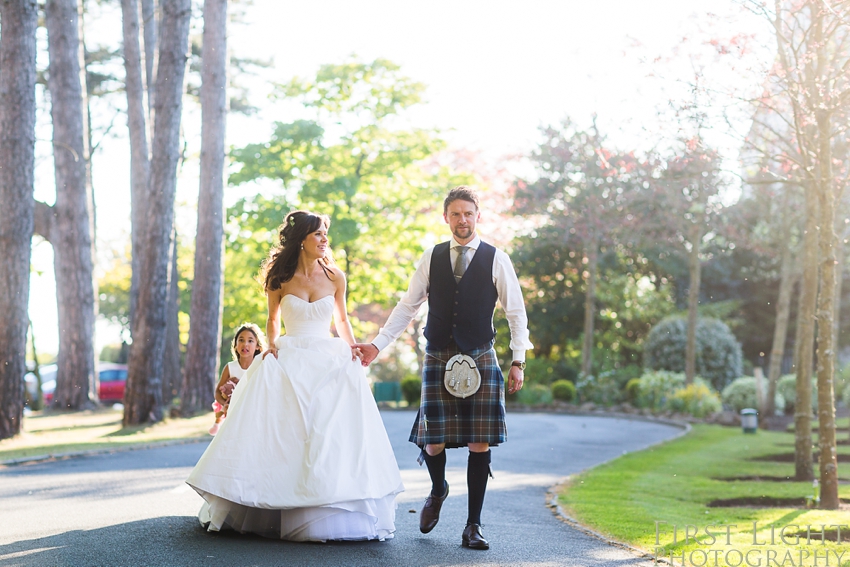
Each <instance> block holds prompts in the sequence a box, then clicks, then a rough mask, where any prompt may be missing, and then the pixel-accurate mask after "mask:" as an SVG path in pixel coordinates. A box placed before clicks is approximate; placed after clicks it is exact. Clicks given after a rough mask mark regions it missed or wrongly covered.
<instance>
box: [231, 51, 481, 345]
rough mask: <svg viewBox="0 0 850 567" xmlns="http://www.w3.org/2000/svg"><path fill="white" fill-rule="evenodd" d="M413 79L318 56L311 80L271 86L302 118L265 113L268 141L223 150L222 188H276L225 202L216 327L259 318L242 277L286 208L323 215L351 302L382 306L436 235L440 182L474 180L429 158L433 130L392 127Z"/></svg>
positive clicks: (414, 92) (435, 143) (269, 242)
mask: <svg viewBox="0 0 850 567" xmlns="http://www.w3.org/2000/svg"><path fill="white" fill-rule="evenodd" d="M424 88H425V87H424V85H422V84H421V83H418V82H415V81H413V80H411V79H410V78H408V77H405V76H404V75H403V74H402V73H401V72H400V70H399V67H398V66H397V65H395V64H393V63H392V62H390V61H386V60H383V59H378V60H375V61H373V62H371V63H363V62H360V61H358V60H356V59H351V60H349V61H346V62H345V63H343V64H340V65H324V66H322V67H321V68H320V69H319V71H318V73H317V75H316V77H314V78H310V79H302V78H295V79H293V80H292V81H290V82H289V83H287V84H283V85H278V86H277V90H276V96H277V97H278V98H279V99H287V100H289V101H292V100H297V101H299V102H301V103H302V105H303V108H304V112H305V113H306V114H307V116H308V117H307V118H302V119H299V120H295V121H293V122H289V123H282V122H277V123H275V124H274V126H273V128H272V134H271V138H270V139H269V140H268V141H266V142H261V143H254V144H249V145H247V146H245V147H243V148H236V149H234V150H232V152H231V157H232V160H233V162H234V163H235V164H236V165H237V167H238V169H237V170H236V171H235V172H234V173H233V174H232V175H231V176H230V183H231V184H232V185H248V184H250V183H252V182H256V181H258V180H261V179H268V180H273V181H276V182H278V183H279V184H280V185H279V189H278V190H276V191H275V192H274V194H272V195H269V196H264V195H259V194H258V195H254V196H251V197H245V198H243V199H241V200H240V201H239V202H238V203H237V204H236V205H235V206H234V207H232V208H231V209H230V210H229V211H228V240H227V256H226V259H227V275H226V278H225V289H226V291H225V296H226V300H225V329H227V328H228V327H229V326H234V325H236V324H238V323H239V322H241V320H245V319H251V320H257V319H261V320H265V300H264V298H263V297H262V295H261V294H262V290H261V289H260V288H259V287H257V286H255V284H254V283H253V281H252V280H253V279H254V278H255V276H256V274H257V270H258V268H259V264H260V262H261V261H262V259H263V257H264V256H265V255H266V254H267V253H268V250H269V249H270V248H271V247H272V246H274V245H275V244H276V241H277V231H276V227H277V226H278V225H279V224H280V222H281V221H282V219H283V217H284V215H285V214H286V213H287V212H288V211H289V210H290V209H293V208H303V209H308V210H312V211H314V212H317V213H320V214H326V215H328V216H329V217H330V218H331V227H330V231H329V232H330V234H329V236H330V240H331V245H332V246H333V248H334V254H335V257H336V260H337V262H338V263H339V264H340V265H341V267H342V269H343V270H344V271H345V272H346V273H347V276H348V282H349V297H350V299H351V304H352V305H358V306H359V305H367V304H379V305H389V304H391V303H393V302H394V300H395V299H396V298H397V296H398V294H399V293H400V292H401V291H402V290H404V289H405V288H406V287H407V282H408V280H409V278H410V274H411V273H412V272H413V270H414V267H415V263H416V261H417V260H418V259H419V257H420V256H421V253H422V251H423V248H424V247H425V245H426V244H428V243H429V242H431V241H434V240H435V237H434V236H433V235H434V234H438V233H439V232H440V228H441V224H442V221H441V215H442V207H441V205H442V199H443V197H444V195H445V191H446V189H447V188H448V187H450V186H451V185H456V184H461V183H468V182H472V181H474V180H473V179H472V178H471V176H469V175H462V174H456V173H454V172H453V171H452V170H451V169H450V168H449V167H448V166H445V165H442V164H441V163H440V161H439V159H438V154H439V152H441V151H442V150H443V149H444V148H445V143H444V142H443V141H442V140H441V139H440V137H439V135H438V134H439V133H438V132H436V131H434V130H425V129H418V128H412V127H409V126H406V125H405V124H404V118H405V113H406V112H407V111H408V110H409V109H410V108H411V107H412V106H414V105H416V104H419V103H420V102H421V95H422V93H423V92H424ZM258 322H260V323H261V321H258ZM355 324H356V322H355ZM371 330H374V329H370V331H371ZM355 331H356V332H357V331H358V329H357V328H355ZM359 331H360V332H364V329H359ZM225 332H226V331H225Z"/></svg>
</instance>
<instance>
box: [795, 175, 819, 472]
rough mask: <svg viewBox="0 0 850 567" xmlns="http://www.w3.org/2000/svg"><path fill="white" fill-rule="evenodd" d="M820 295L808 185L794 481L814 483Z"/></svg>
mask: <svg viewBox="0 0 850 567" xmlns="http://www.w3.org/2000/svg"><path fill="white" fill-rule="evenodd" d="M817 296H818V207H817V194H816V193H815V190H814V188H813V187H812V184H811V183H809V184H807V185H806V230H805V234H804V236H803V281H802V285H801V286H800V311H799V313H798V314H797V325H798V327H799V333H798V334H799V337H800V342H799V344H797V345H796V346H797V349H798V350H797V396H796V397H797V402H796V405H795V406H794V471H795V472H794V478H795V480H812V479H813V478H814V470H813V468H812V361H813V358H814V353H813V343H814V334H815V305H816V303H817Z"/></svg>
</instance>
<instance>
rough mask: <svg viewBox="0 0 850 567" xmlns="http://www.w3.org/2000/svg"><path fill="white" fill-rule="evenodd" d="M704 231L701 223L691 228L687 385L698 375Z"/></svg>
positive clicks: (686, 344) (686, 347) (686, 363)
mask: <svg viewBox="0 0 850 567" xmlns="http://www.w3.org/2000/svg"><path fill="white" fill-rule="evenodd" d="M701 240H702V230H701V228H700V225H699V223H697V222H694V223H693V225H692V226H691V250H690V252H689V253H688V273H689V274H690V280H691V283H690V286H689V288H688V338H687V342H686V343H685V385H688V384H693V382H694V377H695V376H696V374H697V317H698V315H699V311H698V307H699V288H700V278H701V277H702V266H701V265H700V261H699V249H700V241H701Z"/></svg>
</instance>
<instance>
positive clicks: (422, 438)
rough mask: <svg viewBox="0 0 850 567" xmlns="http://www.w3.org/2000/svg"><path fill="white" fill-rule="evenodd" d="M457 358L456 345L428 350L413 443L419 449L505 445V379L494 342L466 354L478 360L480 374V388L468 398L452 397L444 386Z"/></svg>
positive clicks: (412, 434)
mask: <svg viewBox="0 0 850 567" xmlns="http://www.w3.org/2000/svg"><path fill="white" fill-rule="evenodd" d="M456 354H461V351H460V350H459V349H458V347H457V345H455V344H454V343H452V344H451V345H450V346H448V347H446V348H443V349H438V350H431V349H426V351H425V363H424V370H423V374H424V375H423V376H422V397H421V403H420V406H419V413H418V414H417V415H416V420H415V421H414V422H413V429H412V430H411V432H410V442H411V443H414V444H415V445H418V446H419V447H424V446H425V445H429V444H439V443H445V444H446V448H456V447H465V446H466V445H467V444H468V443H489V444H490V445H492V446H496V445H498V444H499V443H503V442H504V441H505V440H506V438H507V426H506V425H505V379H504V376H503V375H502V369H501V368H499V360H498V359H497V358H496V351H495V350H494V349H493V342H490V343H488V344H486V345H484V346H483V347H479V348H476V349H473V350H472V351H470V352H466V353H463V354H466V355H468V356H470V357H472V358H473V359H475V365H476V366H477V367H478V371H479V372H480V373H481V387H480V388H479V389H478V391H477V392H475V393H474V394H473V395H471V396H469V397H468V398H457V397H455V396H453V395H451V394H450V393H449V392H448V390H446V387H445V386H444V385H443V378H444V376H445V372H446V363H447V362H448V360H449V359H450V358H451V357H453V356H454V355H456Z"/></svg>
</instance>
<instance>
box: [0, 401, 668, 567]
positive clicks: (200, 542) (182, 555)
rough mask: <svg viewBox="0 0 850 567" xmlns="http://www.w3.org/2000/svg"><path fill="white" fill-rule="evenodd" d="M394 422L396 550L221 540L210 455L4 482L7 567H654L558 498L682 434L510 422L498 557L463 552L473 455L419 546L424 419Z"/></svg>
mask: <svg viewBox="0 0 850 567" xmlns="http://www.w3.org/2000/svg"><path fill="white" fill-rule="evenodd" d="M383 417H384V422H385V424H386V426H387V430H388V432H389V434H390V438H391V440H392V441H393V448H394V450H395V453H396V457H397V459H398V462H399V466H400V467H401V469H402V477H403V479H404V483H405V487H406V488H407V491H406V492H404V493H403V494H402V495H401V496H400V497H399V499H398V502H399V506H398V511H397V516H396V527H397V532H396V536H395V539H394V540H392V541H387V542H364V543H331V544H296V543H289V542H281V541H275V540H267V539H263V538H260V537H255V536H243V535H240V534H235V533H232V532H230V533H221V534H210V533H207V532H205V531H204V530H202V529H201V528H200V526H199V525H198V522H197V519H196V518H195V514H196V513H197V511H198V509H199V508H200V505H201V499H200V497H199V496H198V495H197V494H195V492H194V491H193V490H192V489H190V488H189V487H188V486H187V485H185V484H184V483H183V481H184V479H185V478H186V476H187V475H188V474H189V471H190V470H191V468H192V466H193V465H194V464H195V462H196V461H197V460H198V458H199V457H200V455H201V453H202V452H203V451H204V449H205V448H206V443H190V444H183V445H174V446H169V447H159V448H154V449H144V450H135V451H127V452H119V453H114V454H108V455H99V456H91V457H83V458H75V459H68V460H63V461H57V462H46V463H36V464H30V465H20V466H14V467H8V468H5V469H0V566H13V565H14V566H17V565H21V566H38V567H46V566H74V567H77V566H79V567H94V566H101V565H102V566H123V565H126V566H132V567H135V566H191V567H194V566H198V567H200V566H242V565H245V566H248V565H263V566H265V565H311V566H313V565H316V566H324V565H328V566H331V565H334V566H335V565H345V566H357V565H363V566H407V565H410V566H454V565H488V566H490V565H492V566H495V565H500V566H501V565H504V566H512V567H513V566H535V567H544V566H545V567H549V566H556V565H565V566H612V567H619V566H627V565H628V566H638V565H641V566H643V565H650V564H651V562H647V561H645V560H640V559H638V558H635V557H634V556H633V555H632V554H630V553H629V552H628V551H624V550H621V549H618V548H615V547H611V546H608V545H606V544H605V543H604V542H602V541H599V540H597V539H595V538H593V537H591V536H588V535H586V534H584V533H582V532H580V531H578V530H575V529H573V528H571V527H570V526H569V525H567V524H565V523H563V522H561V521H559V520H558V519H557V518H556V517H555V516H554V515H553V514H552V512H551V511H550V509H548V508H547V507H546V501H545V494H546V489H547V488H548V487H550V486H552V485H554V484H556V483H557V482H558V481H559V480H561V479H563V478H564V477H565V476H567V475H570V474H572V473H576V472H578V471H581V470H583V469H586V468H588V467H591V466H593V465H596V464H598V463H601V462H604V461H607V460H609V459H612V458H614V457H616V456H618V455H620V454H622V453H624V452H628V451H634V450H637V449H640V448H642V447H646V446H647V445H650V444H652V443H655V442H658V441H661V440H663V439H668V438H670V437H673V436H675V435H676V434H677V433H679V431H680V430H679V429H677V428H675V427H671V426H667V425H662V424H658V423H651V422H645V421H627V420H622V419H615V418H605V417H589V416H569V415H557V414H510V415H509V416H508V427H509V441H508V442H507V443H505V444H504V445H503V446H501V447H498V448H494V449H493V472H494V474H495V479H491V480H490V484H489V486H488V491H487V497H486V500H485V503H484V513H483V515H482V521H483V522H484V526H485V530H484V531H485V535H486V537H487V538H488V539H489V540H490V550H489V551H474V550H469V549H465V548H462V547H461V545H460V535H461V532H462V530H463V527H464V523H465V520H466V455H467V452H466V450H465V449H463V450H461V449H455V450H450V451H449V453H448V469H447V478H448V481H449V483H450V484H451V487H452V489H451V496H450V497H449V499H448V500H447V501H446V503H445V505H444V506H443V514H442V517H441V520H440V524H439V525H438V526H437V527H436V528H435V529H434V531H432V532H431V533H430V534H428V535H423V534H421V533H419V529H418V517H419V516H418V511H419V508H420V506H421V505H422V501H423V500H424V499H425V497H426V496H427V492H428V489H429V488H430V481H429V480H428V473H427V470H426V469H425V468H424V467H421V468H420V467H419V466H418V464H417V463H416V457H417V455H418V449H417V448H416V447H414V446H413V445H411V444H410V443H408V442H407V435H408V433H409V430H410V425H411V424H412V422H413V413H411V412H385V413H384V414H383Z"/></svg>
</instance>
